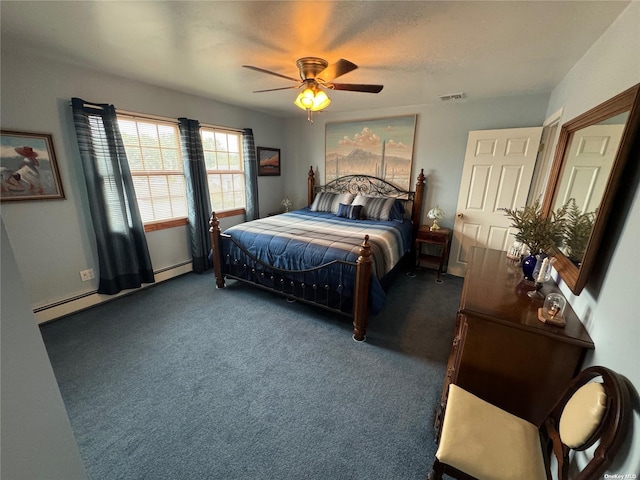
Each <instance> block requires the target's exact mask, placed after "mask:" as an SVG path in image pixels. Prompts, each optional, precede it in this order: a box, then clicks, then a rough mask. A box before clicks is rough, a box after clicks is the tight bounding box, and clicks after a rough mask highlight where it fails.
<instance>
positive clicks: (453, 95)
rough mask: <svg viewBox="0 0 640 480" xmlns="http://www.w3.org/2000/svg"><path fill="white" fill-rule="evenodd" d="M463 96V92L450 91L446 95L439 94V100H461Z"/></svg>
mask: <svg viewBox="0 0 640 480" xmlns="http://www.w3.org/2000/svg"><path fill="white" fill-rule="evenodd" d="M463 98H464V92H460V93H450V94H448V95H440V100H442V101H443V102H451V101H455V100H462V99H463Z"/></svg>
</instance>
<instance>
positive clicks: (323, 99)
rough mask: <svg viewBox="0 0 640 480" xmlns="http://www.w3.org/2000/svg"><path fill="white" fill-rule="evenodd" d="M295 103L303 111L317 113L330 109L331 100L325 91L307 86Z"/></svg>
mask: <svg viewBox="0 0 640 480" xmlns="http://www.w3.org/2000/svg"><path fill="white" fill-rule="evenodd" d="M293 103H295V104H296V106H297V107H298V108H301V109H302V110H311V111H312V112H317V111H318V110H322V109H323V108H326V107H328V106H329V104H330V103H331V99H330V98H329V96H328V95H327V94H326V93H325V92H324V91H322V90H320V89H319V88H318V87H316V86H315V85H314V86H307V87H306V88H305V89H304V90H303V91H302V92H300V94H299V95H298V97H297V98H296V100H295V101H294V102H293Z"/></svg>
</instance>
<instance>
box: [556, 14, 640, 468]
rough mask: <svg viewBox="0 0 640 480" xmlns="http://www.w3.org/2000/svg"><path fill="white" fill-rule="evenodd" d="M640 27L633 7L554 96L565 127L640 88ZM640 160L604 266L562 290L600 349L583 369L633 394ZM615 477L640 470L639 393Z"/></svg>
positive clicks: (638, 371)
mask: <svg viewBox="0 0 640 480" xmlns="http://www.w3.org/2000/svg"><path fill="white" fill-rule="evenodd" d="M638 25H640V2H631V4H630V5H629V7H627V9H626V10H624V11H623V12H622V14H621V15H620V16H619V17H618V19H617V20H616V21H615V22H614V23H613V24H612V25H611V27H609V29H608V30H607V31H606V32H605V33H604V34H603V35H602V37H601V38H600V39H599V40H598V41H597V42H596V43H594V45H593V46H592V47H591V49H589V51H588V52H587V53H586V54H585V55H584V56H583V58H582V59H581V60H580V61H579V62H578V63H577V64H576V65H575V66H574V67H573V69H572V70H571V71H570V72H569V74H568V75H567V76H566V77H565V78H564V80H563V81H562V82H561V83H560V84H559V85H558V86H557V87H556V88H555V89H554V90H553V92H552V94H551V100H550V102H549V106H548V109H547V111H548V112H554V111H556V110H557V109H558V108H560V107H562V106H564V116H563V120H562V122H563V123H564V122H565V121H567V120H570V119H572V118H574V117H575V116H577V115H579V114H581V113H583V112H585V111H587V110H589V109H590V108H592V107H594V106H596V105H598V104H600V103H601V102H603V101H605V100H607V99H609V98H611V97H612V96H614V95H616V94H618V93H620V92H622V91H624V90H626V89H627V88H629V87H631V86H633V85H635V84H637V83H639V82H640V56H639V55H637V52H635V51H634V47H637V46H638V45H640V29H639V28H638ZM639 158H640V147H639V148H637V149H636V151H635V154H634V158H632V160H631V162H632V163H633V164H634V165H635V178H633V177H631V176H629V177H627V178H625V179H624V180H623V184H624V186H625V187H624V188H626V189H627V190H628V192H629V195H628V198H627V199H626V200H625V201H624V202H622V203H621V204H619V210H620V211H621V212H622V214H621V215H620V216H619V217H620V219H619V220H617V221H613V222H611V223H610V224H609V225H608V227H607V235H606V237H607V240H605V241H604V245H603V246H602V248H600V249H599V254H600V259H601V261H602V263H603V264H602V265H600V266H599V267H597V268H596V271H595V272H594V274H592V275H591V277H590V280H589V283H588V284H587V285H586V287H585V289H584V290H583V291H582V293H581V294H580V296H578V297H576V296H574V295H572V294H571V292H570V291H569V290H568V289H567V288H566V287H564V288H563V293H564V294H565V295H566V296H567V297H568V298H569V300H570V303H571V304H572V306H573V308H574V310H575V311H576V313H577V314H578V315H579V316H580V318H581V319H582V321H583V323H584V324H585V326H586V327H587V330H588V331H589V333H590V335H591V337H592V338H593V341H594V342H595V345H596V349H595V351H594V352H593V353H592V354H590V355H589V356H588V357H587V359H586V362H585V364H586V365H604V366H607V367H610V368H612V369H614V370H616V371H618V372H620V373H622V374H623V375H625V376H626V377H627V378H628V379H629V380H630V381H631V382H632V383H633V385H634V386H635V389H636V390H640V360H639V359H638V346H637V343H638V339H640V321H639V320H638V312H640V272H639V270H638V265H640V249H639V248H638V238H640V188H639V187H638V177H639V176H640V172H639V171H640V160H639ZM610 218H613V219H615V218H616V217H615V216H613V215H612V216H611V217H610ZM607 262H608V266H607ZM625 457H626V459H625ZM579 460H581V459H579ZM610 472H611V473H612V474H613V473H618V474H625V473H630V474H637V473H638V472H640V400H638V396H637V394H636V401H635V415H634V421H633V428H632V432H631V433H630V434H629V438H628V439H627V442H626V444H625V446H624V448H623V452H622V453H621V455H619V459H618V461H617V462H616V463H615V464H614V465H613V467H612V468H611V469H610Z"/></svg>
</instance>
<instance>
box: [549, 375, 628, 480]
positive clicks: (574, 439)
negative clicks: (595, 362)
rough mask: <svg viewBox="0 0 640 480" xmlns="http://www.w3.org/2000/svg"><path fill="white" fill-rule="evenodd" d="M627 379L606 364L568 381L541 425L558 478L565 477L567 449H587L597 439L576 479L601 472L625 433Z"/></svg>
mask: <svg viewBox="0 0 640 480" xmlns="http://www.w3.org/2000/svg"><path fill="white" fill-rule="evenodd" d="M627 382H628V380H627V379H626V378H624V377H623V376H622V375H620V374H618V373H616V372H614V371H612V370H610V369H608V368H605V367H600V366H594V367H589V368H586V369H585V370H583V371H582V372H580V373H579V374H578V376H577V377H576V378H574V379H573V381H572V382H571V383H570V384H569V386H568V387H567V389H566V391H565V393H564V394H563V395H562V397H561V398H560V400H559V401H558V403H557V404H556V406H555V407H554V408H553V410H552V411H551V414H550V415H549V416H548V417H547V419H546V420H545V422H544V425H543V426H542V433H543V434H544V435H545V437H546V438H547V439H548V441H547V451H548V453H551V450H553V453H554V454H555V456H556V458H557V460H558V478H559V479H566V478H568V473H569V452H570V451H571V450H577V451H583V450H586V449H587V448H589V447H591V446H593V445H594V444H595V443H596V442H597V441H599V444H598V446H597V447H596V449H595V452H594V454H593V458H592V459H591V460H590V461H589V463H587V465H586V466H585V467H584V468H583V469H582V470H581V471H580V473H579V474H578V476H576V477H575V480H587V479H593V478H599V477H601V476H602V475H603V474H604V472H605V471H606V469H607V467H608V466H609V465H610V464H611V462H612V461H613V457H614V455H615V454H616V453H617V451H618V450H619V449H620V447H621V446H622V443H623V442H624V439H625V436H626V433H627V429H628V425H629V420H630V417H631V413H632V412H631V409H632V407H631V397H630V394H629V387H628V385H627ZM547 468H548V465H547ZM549 473H550V472H549Z"/></svg>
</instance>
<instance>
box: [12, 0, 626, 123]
mask: <svg viewBox="0 0 640 480" xmlns="http://www.w3.org/2000/svg"><path fill="white" fill-rule="evenodd" d="M628 4H629V1H621V2H618V1H500V2H498V1H495V2H482V1H471V2H459V1H395V2H385V1H314V2H302V1H288V2H283V1H231V2H221V1H197V2H196V1H180V2H168V1H124V2H123V1H79V2H75V1H74V2H58V1H44V2H32V1H6V0H4V1H1V2H0V9H1V11H0V14H1V22H2V23H1V30H0V32H1V41H2V50H3V51H5V50H6V49H11V48H16V46H17V45H23V46H27V47H30V48H36V49H38V50H40V51H41V52H43V53H45V54H46V55H47V56H50V57H52V58H55V59H58V60H60V61H65V62H71V63H76V64H80V65H84V66H87V67H91V68H95V69H98V70H102V71H106V72H110V73H113V74H117V75H120V76H124V77H129V78H133V79H136V80H140V81H144V82H147V83H151V84H155V85H160V86H163V87H168V88H172V89H176V90H180V91H184V92H188V93H193V94H196V95H200V96H203V97H207V98H211V99H214V100H218V101H221V102H225V103H230V104H234V105H240V106H247V107H251V108H256V109H258V110H262V111H266V112H270V113H273V114H276V115H282V116H291V115H299V114H300V111H299V110H298V109H297V108H296V107H295V106H294V105H293V99H294V98H295V95H296V93H297V91H296V90H283V91H277V92H269V93H252V91H253V90H258V89H268V88H278V87H285V86H290V85H291V82H288V81H287V80H285V79H280V78H278V77H275V76H271V75H266V74H262V73H259V72H255V71H251V70H248V69H244V68H242V67H241V65H243V64H248V65H255V66H258V67H261V68H264V69H267V70H272V71H275V72H279V73H282V74H284V75H287V76H291V77H298V72H297V68H296V66H295V62H296V59H298V58H300V57H304V56H317V57H321V58H324V59H326V60H327V61H329V63H333V62H335V61H337V60H338V59H340V58H345V59H347V60H350V61H352V62H354V63H355V64H357V65H358V66H359V69H357V70H355V71H353V72H351V73H348V74H346V75H344V76H342V77H340V78H339V79H338V80H336V81H338V82H340V83H375V84H383V85H384V89H383V90H382V92H381V93H379V94H368V93H354V92H344V91H339V92H338V91H334V92H329V95H330V97H331V98H332V100H333V103H332V104H331V105H330V106H329V107H328V110H330V111H334V112H344V111H353V110H365V109H370V108H388V107H397V106H407V105H420V104H431V103H436V102H440V100H439V99H438V96H439V95H443V94H449V93H457V92H461V91H464V92H465V95H466V97H467V98H468V99H479V98H489V97H499V96H505V95H519V94H525V93H538V92H549V91H550V90H551V89H552V88H553V87H554V86H555V85H557V84H558V83H559V82H560V81H561V80H562V78H563V77H564V76H565V75H566V74H567V73H568V71H569V70H570V69H571V67H572V66H573V65H574V64H575V63H576V62H577V61H578V60H579V59H580V57H581V56H582V55H583V54H584V53H585V52H586V51H587V50H588V49H589V47H590V46H591V45H592V44H593V43H594V42H595V41H596V40H597V39H598V38H599V37H600V36H601V35H602V33H603V32H604V31H605V30H606V29H607V27H608V26H609V25H610V24H611V23H612V22H613V21H614V20H615V18H616V17H617V16H618V15H619V14H620V12H621V11H622V10H623V9H624V8H625V7H626V6H627V5H628Z"/></svg>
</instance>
